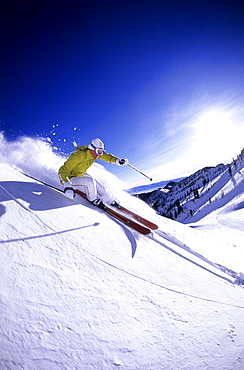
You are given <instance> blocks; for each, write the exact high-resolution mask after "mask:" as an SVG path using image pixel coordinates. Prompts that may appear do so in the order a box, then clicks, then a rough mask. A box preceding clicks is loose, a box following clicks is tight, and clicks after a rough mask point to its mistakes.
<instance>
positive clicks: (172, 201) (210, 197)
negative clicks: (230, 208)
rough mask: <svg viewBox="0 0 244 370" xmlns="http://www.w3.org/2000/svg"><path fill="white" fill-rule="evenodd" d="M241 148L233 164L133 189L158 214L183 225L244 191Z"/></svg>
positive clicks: (243, 162) (219, 206)
mask: <svg viewBox="0 0 244 370" xmlns="http://www.w3.org/2000/svg"><path fill="white" fill-rule="evenodd" d="M243 166H244V149H243V150H242V152H241V153H240V155H238V156H237V158H236V159H234V160H233V162H232V163H230V164H227V165H224V164H220V165H218V166H216V167H206V168H203V169H201V170H199V171H197V172H196V173H194V174H193V175H191V176H189V177H186V178H184V179H182V180H181V181H177V180H173V181H169V182H167V183H166V184H165V183H164V184H162V186H159V187H157V189H155V190H153V191H150V188H146V187H144V191H145V192H144V193H143V192H141V191H140V192H137V190H138V189H132V191H131V193H133V194H134V195H138V197H140V198H141V199H142V200H144V201H145V202H146V203H147V204H149V205H150V206H152V207H153V208H154V209H155V210H156V211H157V213H158V214H160V215H162V216H165V217H169V218H171V219H173V220H177V221H180V222H182V223H192V222H196V221H199V220H201V219H202V218H203V217H205V216H206V215H207V214H209V213H211V212H212V211H213V210H215V209H216V208H221V207H222V206H224V205H225V204H227V203H228V202H230V200H231V199H233V198H235V197H236V196H237V195H238V194H239V193H241V192H242V191H243V189H244V179H243Z"/></svg>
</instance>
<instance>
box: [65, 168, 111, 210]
mask: <svg viewBox="0 0 244 370" xmlns="http://www.w3.org/2000/svg"><path fill="white" fill-rule="evenodd" d="M70 185H71V186H72V187H73V188H74V189H79V190H80V191H82V192H83V193H85V194H86V196H87V198H88V199H89V200H90V201H91V202H92V201H93V200H95V199H97V198H99V199H101V200H102V201H103V202H105V203H108V202H111V195H110V194H109V191H108V189H106V187H105V186H103V185H102V184H101V183H100V182H99V181H98V180H96V179H94V178H93V177H92V176H91V175H89V174H88V173H85V174H84V175H82V176H78V177H72V178H71V179H70Z"/></svg>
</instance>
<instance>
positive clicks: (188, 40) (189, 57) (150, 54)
mask: <svg viewBox="0 0 244 370" xmlns="http://www.w3.org/2000/svg"><path fill="white" fill-rule="evenodd" d="M1 17H2V19H1V34H2V35H4V37H2V40H1V62H0V63H1V102H0V104H1V106H0V121H1V122H0V129H1V130H3V131H4V132H5V135H6V137H7V138H8V139H9V140H13V139H16V138H17V137H18V136H20V135H29V136H32V137H36V136H39V137H40V136H41V137H50V138H51V139H52V141H53V144H54V145H55V146H56V147H57V148H58V150H59V151H60V152H64V153H66V154H67V153H69V152H70V151H71V150H72V149H73V147H72V141H73V140H76V142H77V143H78V144H79V145H83V144H88V143H89V141H90V140H91V139H93V138H95V137H100V138H101V139H102V140H103V141H104V142H105V147H106V149H107V151H108V152H111V153H113V154H115V155H118V156H126V157H128V159H129V161H130V162H131V164H133V165H134V166H136V167H138V168H139V169H140V170H142V171H144V172H145V173H146V174H148V175H149V176H150V177H153V179H154V180H155V181H160V180H166V179H171V178H176V177H180V176H184V175H186V174H190V173H192V172H193V171H195V170H197V169H199V168H201V167H203V166H208V165H216V164H218V163H220V162H226V161H229V160H231V159H232V157H234V156H236V155H237V154H238V153H239V152H240V150H241V149H242V147H243V137H244V110H243V103H244V47H243V45H244V22H243V19H244V11H243V7H242V5H241V3H240V2H239V1H238V2H236V1H232V2H230V1H221V2H220V1H218V2H215V1H211V2H210V1H204V2H203V1H174V0H173V1H163V0H161V1H156V0H150V1H143V0H141V1H137V0H135V1H133V0H131V1H99V2H98V1H92V0H90V1H72V0H71V1H69V2H59V1H35V2H30V3H29V2H19V3H17V4H15V5H14V7H13V6H12V5H11V3H10V2H6V4H5V7H4V9H2V11H1ZM107 166H108V167H107ZM105 167H106V168H108V170H109V171H111V172H113V173H115V174H116V175H117V176H118V177H120V178H121V179H123V180H126V181H127V180H128V181H130V182H131V184H132V185H134V184H136V183H137V182H142V183H145V181H147V180H146V179H145V178H144V177H142V176H141V175H139V174H138V173H136V172H135V171H133V170H132V169H130V168H125V169H123V170H122V169H121V168H117V167H115V166H109V165H107V164H106V165H105Z"/></svg>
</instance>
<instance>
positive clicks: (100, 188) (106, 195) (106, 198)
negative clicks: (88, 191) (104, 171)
mask: <svg viewBox="0 0 244 370" xmlns="http://www.w3.org/2000/svg"><path fill="white" fill-rule="evenodd" d="M95 182H96V188H97V194H98V198H99V199H101V200H102V201H103V202H104V203H110V202H111V194H110V192H109V190H108V189H107V188H106V187H105V186H104V185H102V184H101V183H100V182H99V181H98V180H95Z"/></svg>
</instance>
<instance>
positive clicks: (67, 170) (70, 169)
mask: <svg viewBox="0 0 244 370" xmlns="http://www.w3.org/2000/svg"><path fill="white" fill-rule="evenodd" d="M99 159H102V160H103V161H105V162H109V163H116V160H117V159H118V157H115V156H114V155H112V154H108V153H106V152H104V153H103V155H101V156H100V157H99ZM94 162H95V159H94V158H93V157H92V155H91V153H90V150H89V149H88V146H87V145H84V146H81V147H79V148H77V149H76V151H75V152H73V153H71V155H70V156H69V158H68V159H67V161H66V162H64V164H63V166H62V167H60V169H59V171H58V174H59V176H60V178H61V181H63V182H69V179H70V178H71V177H77V176H81V175H83V174H84V173H85V172H86V171H87V169H88V168H89V167H91V166H92V165H93V163H94Z"/></svg>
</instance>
